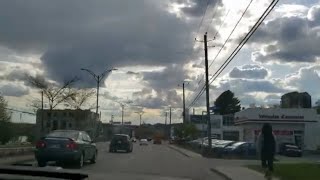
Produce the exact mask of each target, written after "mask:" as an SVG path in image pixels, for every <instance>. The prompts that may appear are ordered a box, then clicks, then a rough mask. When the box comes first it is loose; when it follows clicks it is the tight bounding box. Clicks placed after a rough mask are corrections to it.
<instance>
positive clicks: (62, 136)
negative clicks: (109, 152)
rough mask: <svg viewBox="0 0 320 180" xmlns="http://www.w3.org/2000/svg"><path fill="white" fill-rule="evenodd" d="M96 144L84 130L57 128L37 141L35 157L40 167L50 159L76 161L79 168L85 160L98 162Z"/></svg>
mask: <svg viewBox="0 0 320 180" xmlns="http://www.w3.org/2000/svg"><path fill="white" fill-rule="evenodd" d="M97 155H98V150H97V147H96V144H95V143H94V142H93V141H92V140H91V138H90V136H89V135H88V134H87V133H86V132H84V131H76V130H56V131H53V132H51V133H49V134H48V135H46V136H44V137H42V138H41V139H40V140H39V141H38V142H37V143H36V150H35V158H36V160H37V162H38V165H39V166H40V167H44V166H46V164H47V162H48V161H56V162H61V163H70V162H71V163H74V164H75V165H76V166H77V167H78V168H81V167H82V166H83V163H84V161H87V160H90V162H91V163H95V162H96V158H97Z"/></svg>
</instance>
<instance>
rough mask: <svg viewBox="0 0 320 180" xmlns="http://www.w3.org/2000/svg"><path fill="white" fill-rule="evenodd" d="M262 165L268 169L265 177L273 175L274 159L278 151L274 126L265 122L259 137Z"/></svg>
mask: <svg viewBox="0 0 320 180" xmlns="http://www.w3.org/2000/svg"><path fill="white" fill-rule="evenodd" d="M258 146H259V147H258V150H259V151H260V158H261V165H262V167H263V168H265V169H266V173H265V177H271V176H272V172H273V160H274V155H275V151H276V140H275V137H274V135H273V132H272V126H271V125H270V124H268V123H265V124H264V125H263V127H262V130H261V133H260V135H259V139H258Z"/></svg>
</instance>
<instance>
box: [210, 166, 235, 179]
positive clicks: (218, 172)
mask: <svg viewBox="0 0 320 180" xmlns="http://www.w3.org/2000/svg"><path fill="white" fill-rule="evenodd" d="M210 170H211V171H212V172H214V173H216V174H218V175H219V176H222V177H223V178H224V179H226V180H232V178H230V177H229V176H228V175H226V174H224V173H223V172H221V171H219V170H217V169H215V168H210Z"/></svg>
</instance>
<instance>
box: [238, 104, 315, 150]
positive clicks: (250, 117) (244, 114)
mask: <svg viewBox="0 0 320 180" xmlns="http://www.w3.org/2000/svg"><path fill="white" fill-rule="evenodd" d="M264 123H270V124H271V125H272V127H273V133H274V135H275V136H276V143H277V148H279V145H280V144H281V143H294V144H296V145H298V146H300V147H301V148H302V149H303V150H317V149H319V148H320V131H319V129H320V122H319V116H318V115H317V113H316V110H314V109H306V108H290V109H288V108H248V109H245V110H243V111H240V112H237V113H235V125H237V126H239V127H242V128H243V140H244V141H250V142H256V141H257V137H258V135H259V133H260V132H261V128H262V126H263V124H264Z"/></svg>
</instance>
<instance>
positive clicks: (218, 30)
mask: <svg viewBox="0 0 320 180" xmlns="http://www.w3.org/2000/svg"><path fill="white" fill-rule="evenodd" d="M229 12H230V9H229V10H228V11H227V13H226V14H225V16H224V18H223V20H222V22H221V24H220V26H219V28H218V29H217V31H216V33H215V34H214V36H213V39H215V38H216V36H217V34H218V33H219V32H220V29H221V27H222V26H223V24H224V22H225V20H226V17H227V16H228V14H229ZM212 19H213V17H212ZM207 31H208V30H207ZM203 75H204V74H203ZM202 81H203V78H202V79H200V80H199V81H198V83H197V84H198V85H199V84H200V83H201V82H202ZM199 87H200V85H199V86H197V87H196V88H195V89H194V90H193V92H194V91H196V90H197V89H198V88H199Z"/></svg>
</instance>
